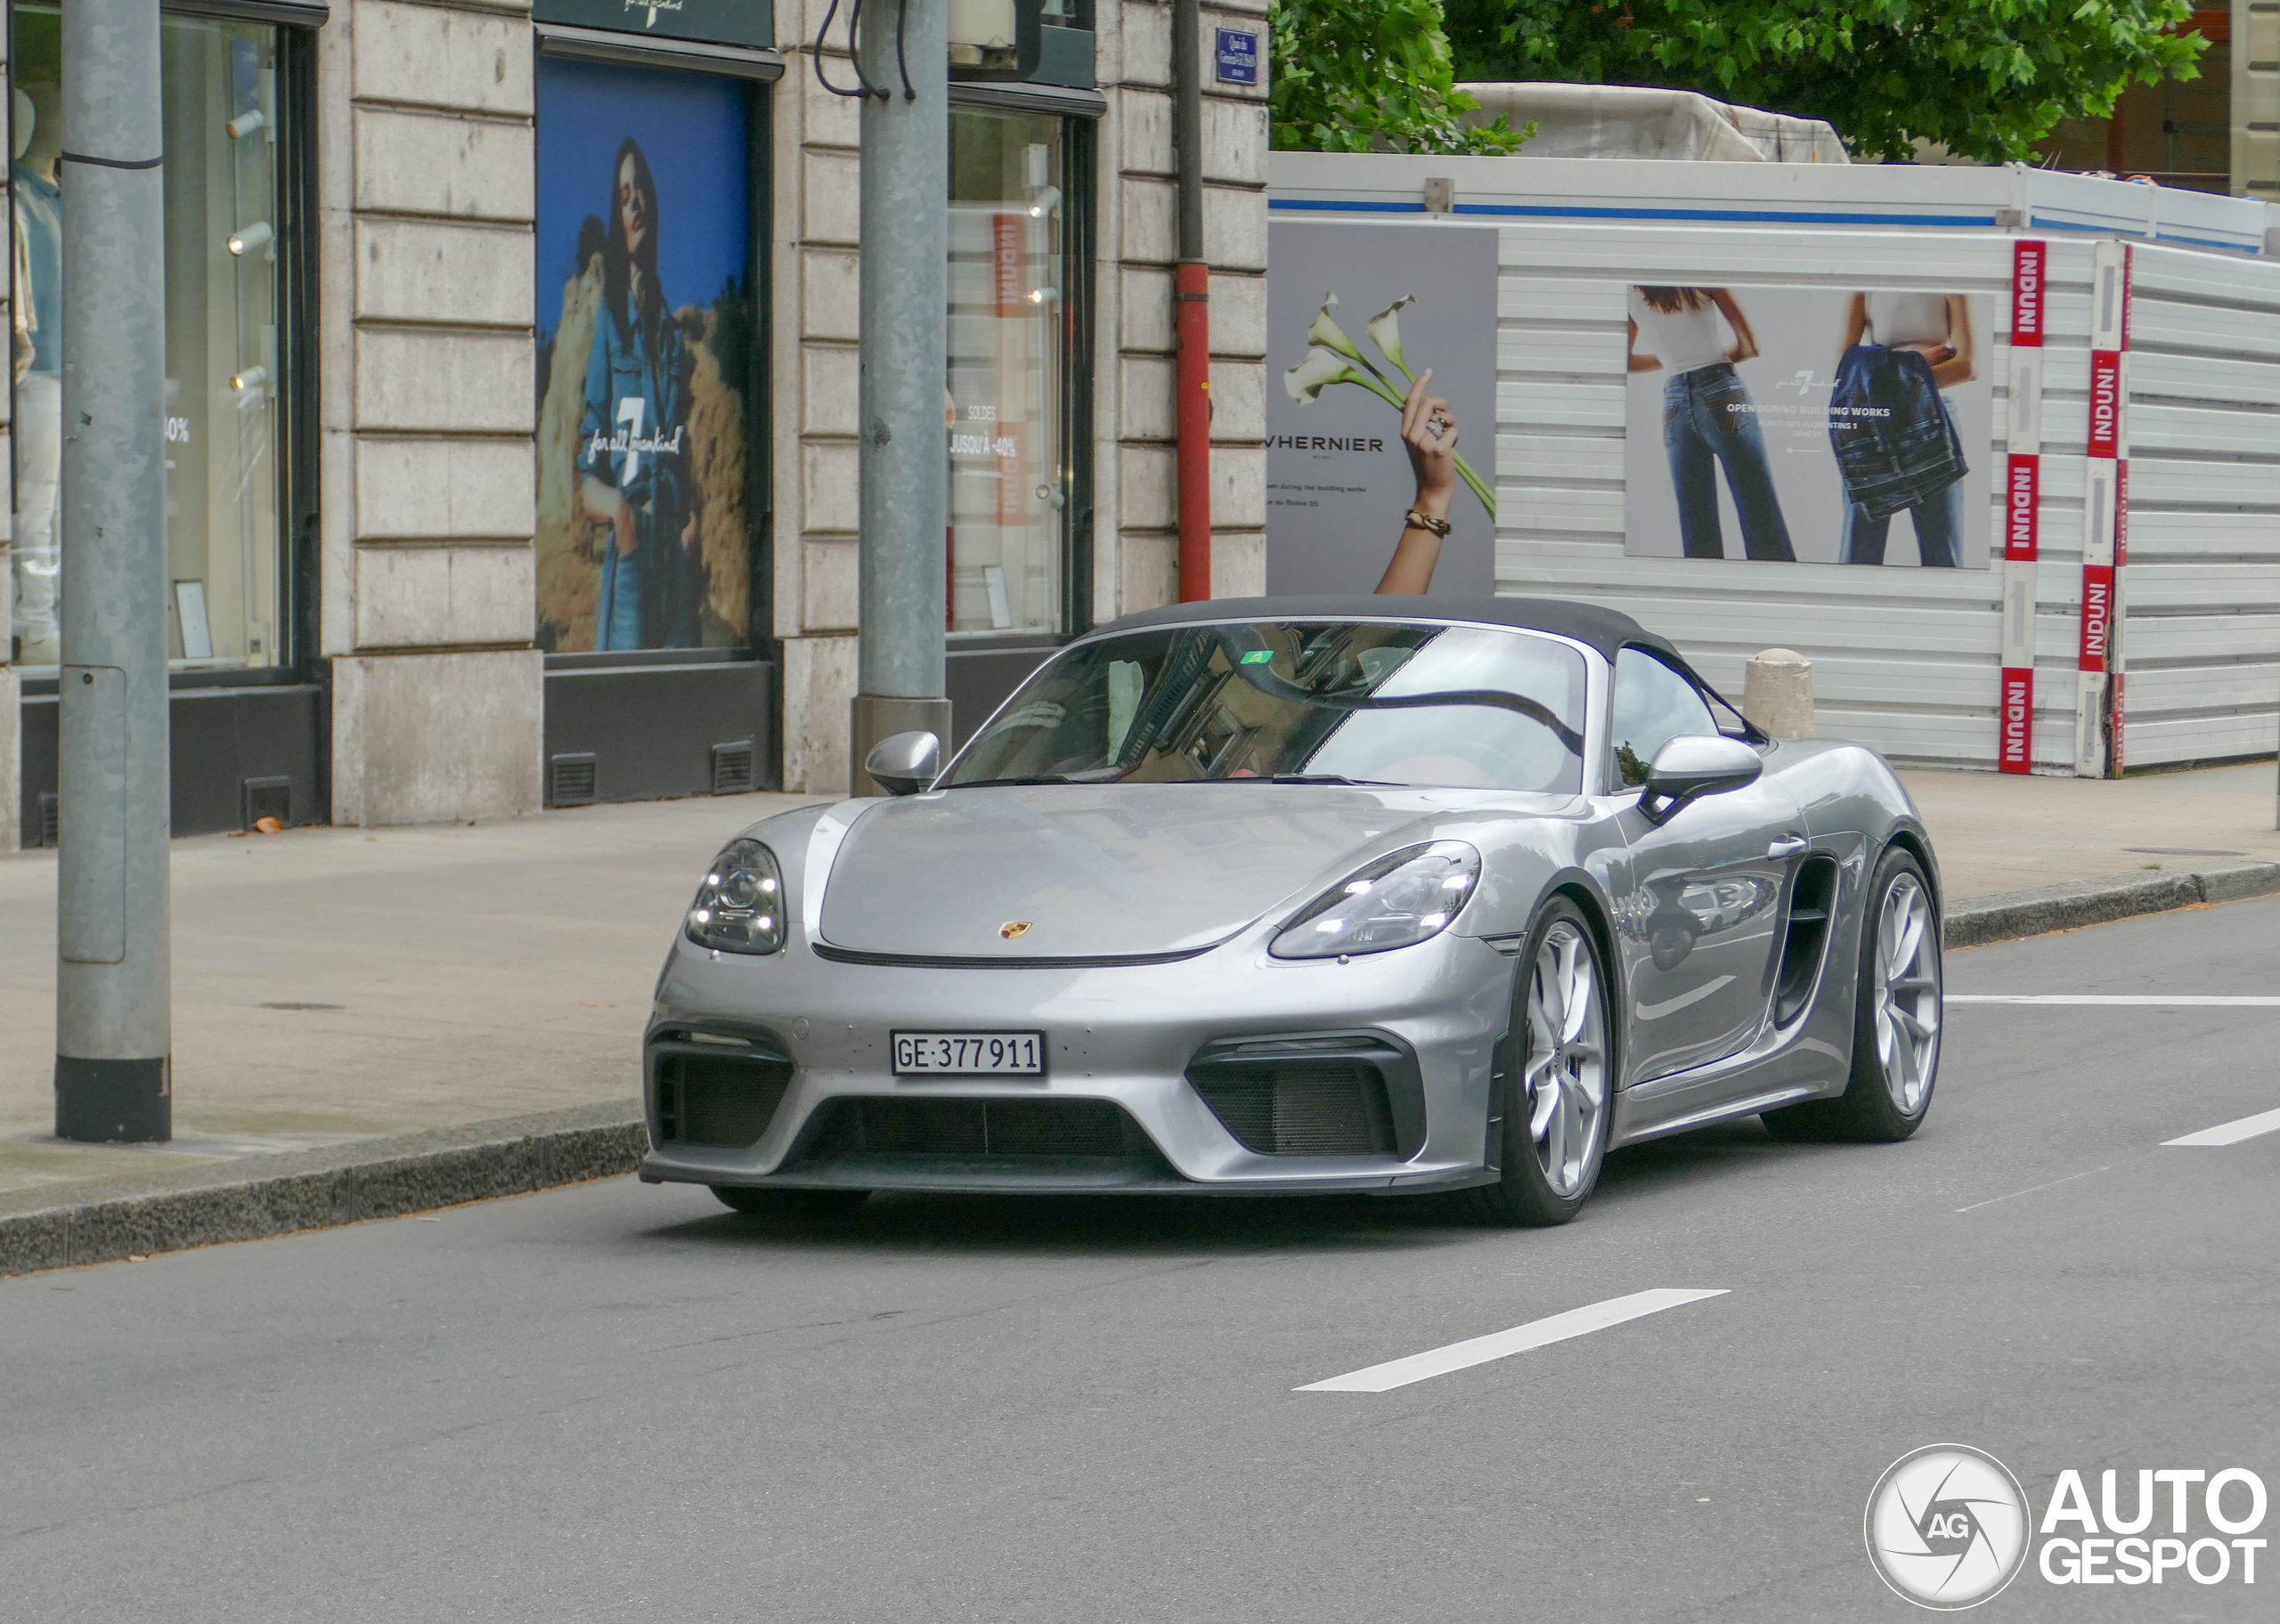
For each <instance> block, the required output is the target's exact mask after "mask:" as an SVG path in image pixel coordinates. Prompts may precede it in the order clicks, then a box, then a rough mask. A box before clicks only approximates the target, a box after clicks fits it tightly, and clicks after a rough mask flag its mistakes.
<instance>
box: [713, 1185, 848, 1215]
mask: <svg viewBox="0 0 2280 1624" xmlns="http://www.w3.org/2000/svg"><path fill="white" fill-rule="evenodd" d="M712 1193H713V1195H714V1196H715V1197H717V1198H719V1199H720V1202H721V1206H727V1207H732V1208H734V1209H735V1210H736V1211H737V1212H739V1213H745V1214H750V1215H751V1216H753V1217H755V1218H840V1217H846V1216H849V1215H851V1214H853V1213H854V1211H855V1210H856V1209H857V1208H858V1207H859V1206H862V1205H863V1203H864V1202H866V1201H868V1200H869V1199H870V1198H871V1192H870V1191H869V1190H770V1189H765V1188H761V1189H754V1188H753V1186H751V1185H748V1184H715V1185H713V1186H712Z"/></svg>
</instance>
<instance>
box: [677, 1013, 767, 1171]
mask: <svg viewBox="0 0 2280 1624" xmlns="http://www.w3.org/2000/svg"><path fill="white" fill-rule="evenodd" d="M792 1070H793V1068H792V1062H791V1060H789V1059H788V1058H786V1056H784V1055H782V1054H778V1053H776V1052H772V1050H771V1049H770V1047H769V1045H768V1044H766V1043H761V1042H760V1041H758V1040H755V1039H751V1038H745V1037H735V1038H729V1039H728V1040H726V1041H722V1042H707V1041H704V1037H703V1036H700V1035H694V1034H679V1035H668V1036H666V1037H664V1038H663V1039H662V1040H661V1041H659V1042H657V1043H652V1044H651V1045H650V1048H649V1089H650V1100H651V1104H652V1106H653V1108H654V1112H655V1123H656V1128H657V1142H658V1143H659V1144H661V1145H664V1144H675V1145H695V1146H698V1147H700V1148H703V1149H709V1150H748V1149H751V1148H752V1147H753V1146H754V1145H756V1144H758V1143H759V1142H760V1139H761V1134H763V1133H767V1132H768V1125H769V1123H770V1122H773V1121H774V1120H775V1119H776V1108H777V1107H778V1106H780V1105H781V1104H783V1103H784V1092H785V1090H786V1089H787V1088H789V1087H790V1086H791V1084H792Z"/></svg>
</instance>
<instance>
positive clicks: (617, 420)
mask: <svg viewBox="0 0 2280 1624" xmlns="http://www.w3.org/2000/svg"><path fill="white" fill-rule="evenodd" d="M61 4H67V5H68V4H69V0H61ZM966 9H967V11H968V12H969V14H978V15H980V16H981V20H982V21H983V22H984V23H985V24H987V23H989V22H990V21H991V20H993V19H994V17H995V15H996V11H997V9H1002V10H1003V11H1004V12H1005V13H1006V18H1007V20H1009V21H1010V20H1012V19H1013V18H1014V16H1015V15H1016V7H1015V6H1014V5H1006V6H1004V7H1003V8H991V7H988V6H984V7H980V8H966ZM1030 9H1031V8H1030V5H1029V0H1022V4H1021V8H1020V10H1021V12H1023V13H1026V12H1029V11H1030ZM826 10H827V7H826V4H824V0H778V4H776V5H774V6H773V7H772V8H771V7H770V6H769V5H768V4H766V3H765V0H685V3H684V4H682V5H680V6H679V7H676V8H655V7H649V6H646V5H632V4H622V3H621V0H540V3H539V4H538V6H537V10H536V13H535V15H534V14H533V12H532V11H531V10H530V9H526V8H525V7H523V6H517V5H491V4H426V3H424V0H349V3H348V4H339V5H335V6H332V7H330V8H327V7H326V6H324V5H321V4H303V3H301V0H204V3H203V4H199V3H195V0H191V3H183V4H177V0H167V4H166V9H165V12H164V19H163V37H164V53H165V61H164V74H165V81H164V82H165V94H166V97H167V107H166V118H167V162H166V166H165V177H166V179H165V183H166V189H167V191H166V195H167V268H166V269H167V287H168V305H167V320H168V344H167V378H168V402H169V404H168V416H167V424H166V425H165V430H166V434H167V446H168V456H169V464H168V480H169V485H168V495H169V503H168V508H169V521H168V523H169V533H168V575H169V582H170V593H169V600H168V601H169V605H170V607H171V612H172V613H171V616H170V626H169V638H170V648H169V654H170V655H171V656H172V663H173V667H174V672H173V683H174V701H173V708H172V709H173V717H174V767H175V829H176V832H181V833H191V832H208V831H213V830H217V829H224V828H232V829H233V828H238V827H241V826H245V825H248V824H251V823H252V822H253V821H254V820H255V819H256V818H257V817H260V816H276V817H278V818H279V819H280V820H281V822H285V823H289V824H290V823H308V822H319V821H330V822H335V823H344V824H400V823H418V822H428V821H440V820H444V819H452V818H457V819H469V818H485V817H498V816H516V815H520V814H524V813H528V812H533V811H535V810H537V809H539V808H541V807H542V806H545V805H549V804H553V805H574V804H578V803H580V802H583V801H588V800H624V799H643V798H648V797H652V796H660V795H674V794H688V793H704V792H716V791H722V792H724V791H730V790H737V789H744V788H751V787H758V786H769V785H781V786H782V787H785V788H787V789H796V790H812V791H819V792H843V790H844V787H845V785H846V784H847V782H848V775H849V762H848V759H847V738H848V732H849V701H850V699H851V696H852V694H853V692H854V686H855V671H856V658H855V650H856V632H855V629H856V624H857V600H856V579H857V570H856V559H857V550H858V527H859V513H858V511H857V503H856V472H855V470H856V460H857V445H856V434H855V410H856V394H857V377H858V363H859V355H860V347H861V334H860V332H859V328H858V324H857V321H856V311H857V296H856V292H857V286H858V277H859V264H860V256H861V251H862V244H861V240H860V232H859V208H858V199H859V195H860V192H859V189H860V185H861V165H860V159H859V152H858V117H859V116H858V113H857V110H856V103H855V102H854V101H852V100H851V99H848V98H846V97H844V96H842V95H839V94H835V93H834V91H833V89H832V88H830V87H829V85H837V86H839V87H841V88H846V87H848V86H849V85H850V84H851V77H852V64H851V62H850V61H849V60H848V59H847V57H846V54H845V39H844V33H843V28H844V8H842V13H841V17H840V20H837V21H835V22H834V23H833V24H832V33H831V34H830V35H829V36H828V37H825V38H824V39H823V40H822V42H821V47H820V50H818V29H819V28H822V26H823V24H824V21H825V18H826ZM59 16H60V12H59V11H58V8H57V5H56V4H53V3H47V4H43V3H41V0H18V3H17V4H14V5H13V6H12V27H11V36H10V37H11V47H10V58H9V61H8V64H7V70H8V78H9V89H10V96H9V98H8V99H9V101H10V102H11V104H12V123H11V134H12V151H13V153H14V155H15V162H14V164H13V166H12V169H11V171H10V178H11V189H10V190H11V197H10V204H11V207H10V210H9V216H10V219H11V222H12V244H13V250H14V251H13V253H12V256H11V264H12V273H11V277H10V282H9V293H10V300H9V306H10V310H11V313H12V325H13V328H14V337H15V345H14V348H15V365H14V369H13V383H12V389H11V391H10V392H9V395H8V406H9V440H8V452H9V462H8V466H9V468H10V472H11V475H12V489H13V496H12V503H11V511H12V527H11V532H10V542H9V551H8V568H7V570H6V572H5V574H6V577H7V579H9V580H10V581H11V583H12V589H11V592H10V593H9V595H8V600H7V601H8V604H9V607H10V609H11V613H12V621H11V624H10V626H9V629H8V630H9V635H8V636H7V637H6V638H5V639H4V640H0V654H6V655H7V657H8V663H7V664H6V665H5V666H4V667H0V848H5V847H8V846H12V845H14V844H17V843H19V842H20V843H21V844H24V845H39V844H43V843H48V842H51V841H53V840H54V839H55V838H56V836H57V833H58V831H59V829H60V826H61V822H62V821H63V820H64V819H66V818H68V816H69V812H68V808H61V807H60V806H59V805H58V804H57V802H56V800H55V797H54V791H55V765H54V763H55V697H54V694H55V687H56V679H57V676H58V670H57V663H56V662H57V658H58V650H57V647H56V646H55V641H54V633H53V623H54V606H55V603H56V594H57V592H58V591H59V590H60V589H61V581H62V579H63V578H62V576H61V573H60V572H58V570H57V568H56V565H57V564H58V561H59V559H60V556H61V527H60V524H59V520H58V516H57V515H56V514H55V512H54V496H53V491H54V485H53V469H54V467H55V466H56V459H57V457H58V455H59V454H60V450H59V448H60V441H59V437H58V435H57V433H56V428H57V424H58V418H57V415H56V414H57V408H58V402H59V401H60V383H59V374H58V370H57V368H58V366H59V365H60V360H59V357H58V356H57V355H56V353H54V351H55V348H56V345H57V343H58V339H57V328H58V326H59V324H60V316H59V314H58V305H59V301H60V296H61V280H60V269H59V265H60V255H59V251H58V248H57V243H58V240H59V233H58V231H57V229H56V225H55V222H56V221H57V220H58V219H59V218H60V210H61V207H63V206H64V204H65V197H64V193H65V192H66V191H68V186H69V177H68V174H61V175H59V174H58V173H57V170H56V166H55V163H54V155H55V153H56V152H57V151H58V150H60V149H61V137H62V132H61V99H60V95H59V94H58V93H57V87H58V85H60V45H59V44H58V43H57V42H58V39H59V35H58V28H57V23H58V19H59ZM1043 22H1044V25H1045V26H1044V27H1043V28H1042V29H1041V30H1040V33H1041V35H1042V37H1043V38H1044V42H1045V44H1044V48H1043V50H1042V51H1041V52H1040V51H1038V49H1037V48H1035V47H1034V46H1031V48H1030V49H1029V50H1027V51H1023V50H1020V49H1000V48H998V47H999V46H1000V45H1007V44H1009V43H1010V42H1011V41H1012V39H1013V32H1012V30H1011V29H1010V28H1009V29H1008V30H1007V34H1006V38H1004V39H1000V38H998V37H995V36H990V37H984V38H981V39H979V40H976V41H973V42H970V43H969V44H967V45H964V46H957V45H954V48H953V73H954V77H955V80H956V82H955V84H954V86H953V92H952V109H951V176H952V179H951V197H950V199H949V204H950V209H951V249H950V254H951V264H950V266H949V285H950V310H949V324H950V325H949V332H950V346H949V347H950V366H949V376H948V377H947V378H945V380H944V382H945V413H946V422H947V428H948V432H947V434H946V444H945V466H946V476H947V477H948V478H949V489H950V492H951V496H950V512H951V519H952V528H951V533H950V537H949V542H950V555H951V556H950V571H949V581H948V582H947V583H946V585H947V587H948V590H949V630H950V649H951V654H950V661H949V667H950V669H949V692H950V694H951V696H952V699H953V701H954V704H955V706H956V720H955V723H954V726H955V727H956V728H957V732H958V733H959V734H960V735H963V734H964V733H965V731H967V730H968V729H970V728H971V727H973V726H974V725H975V724H977V723H978V722H979V721H980V720H981V719H982V717H983V716H984V715H986V713H987V711H988V710H989V708H991V707H992V706H993V705H994V704H995V702H997V699H998V698H1000V697H1002V696H1003V694H1005V693H1006V692H1007V691H1009V689H1010V688H1011V686H1013V685H1014V683H1015V682H1017V681H1018V680H1019V678H1020V677H1021V676H1022V675H1023V674H1025V673H1026V671H1027V670H1030V669H1031V668H1032V667H1033V666H1034V665H1035V663H1036V662H1037V661H1038V659H1039V658H1040V657H1041V656H1042V655H1043V654H1044V653H1045V652H1046V651H1047V650H1049V649H1050V648H1051V647H1053V646H1055V645H1057V644H1058V643H1059V642H1061V641H1063V640H1065V639H1066V638H1067V637H1070V636H1072V635H1074V634H1076V633H1077V632H1079V631H1081V630H1083V629H1086V628H1087V627H1088V626H1089V625H1092V624H1095V623H1097V622H1098V621H1102V620H1104V619H1108V618H1111V617H1113V616H1114V615H1117V614H1120V613H1126V612H1128V611H1130V610H1133V609H1137V608H1143V607H1147V606H1151V605H1155V604H1158V603H1161V602H1164V601H1167V600H1168V598H1169V597H1172V596H1173V589H1174V567H1175V557H1176V532H1175V526H1174V483H1175V469H1174V457H1173V450H1172V447H1173V439H1174V422H1173V413H1172V384H1173V360H1172V353H1171V352H1172V337H1171V336H1172V262H1173V260H1174V257H1175V253H1176V249H1175V243H1174V238H1175V231H1174V212H1175V203H1174V191H1175V187H1174V155H1173V150H1172V124H1173V119H1172V95H1171V63H1172V36H1171V26H1172V7H1171V5H1170V4H1168V3H1164V4H1159V3H1157V0H1092V4H1085V3H1084V0H1059V3H1058V4H1056V3H1055V0H1046V6H1045V8H1044V9H1043ZM1201 26H1202V28H1203V30H1204V33H1205V38H1204V40H1203V42H1202V45H1203V48H1202V53H1201V60H1202V61H1204V62H1205V63H1206V64H1207V67H1206V81H1207V83H1206V91H1207V101H1206V108H1205V114H1206V117H1205V138H1204V153H1203V162H1204V175H1205V181H1206V211H1205V232H1206V239H1205V249H1206V254H1207V256H1208V257H1209V260H1210V263H1211V267H1212V277H1211V293H1212V296H1211V320H1212V352H1213V361H1212V367H1211V383H1212V388H1211V395H1212V401H1213V431H1212V438H1213V451H1212V475H1213V479H1212V486H1213V499H1214V507H1213V516H1214V529H1215V535H1214V548H1213V560H1214V572H1213V586H1214V589H1215V591H1217V592H1219V593H1222V594H1228V593H1236V592H1245V591H1256V590H1258V589H1260V588H1261V585H1262V583H1263V580H1264V568H1263V551H1262V540H1261V538H1262V534H1263V524H1264V451H1263V437H1264V393H1263V391H1264V386H1265V368H1264V361H1263V355H1264V350H1265V331H1264V328H1265V313H1266V298H1265V280H1264V274H1265V271H1266V198H1265V183H1266V150H1267V121H1266V103H1265V96H1266V70H1265V69H1264V68H1262V69H1260V70H1259V71H1258V72H1257V73H1256V74H1255V75H1252V76H1250V77H1252V78H1254V79H1255V80H1256V82H1255V83H1242V82H1239V81H1240V80H1242V78H1243V77H1245V76H1244V75H1243V74H1242V72H1241V71H1240V69H1239V68H1238V70H1237V71H1235V72H1234V74H1233V75H1232V76H1231V77H1229V78H1228V79H1226V80H1225V82H1222V81H1220V80H1218V79H1217V78H1216V77H1214V76H1213V74H1212V70H1211V67H1210V64H1212V63H1214V62H1215V61H1217V60H1218V57H1219V55H1220V53H1219V51H1218V50H1217V45H1219V44H1220V43H1221V42H1220V35H1221V34H1222V33H1223V32H1232V33H1234V34H1235V35H1238V36H1241V35H1248V36H1250V37H1251V38H1252V39H1253V40H1254V41H1255V42H1256V43H1257V44H1258V45H1259V46H1260V47H1262V48H1263V46H1264V44H1265V35H1266V28H1265V19H1264V5H1263V4H1257V5H1252V4H1228V5H1225V6H1207V7H1206V8H1205V9H1204V12H1203V16H1202V23H1201ZM983 31H984V32H985V33H986V32H987V30H986V28H985V29H984V30H983ZM1023 37H1030V38H1033V36H1028V35H1024V36H1023ZM1236 49H1237V50H1238V51H1240V49H1241V46H1240V44H1237V45H1236ZM1262 55H1263V49H1262ZM819 62H820V66H821V69H822V72H821V74H820V76H819V75H818V63H819ZM826 81H828V82H829V85H827V84H826Z"/></svg>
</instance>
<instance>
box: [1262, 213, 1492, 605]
mask: <svg viewBox="0 0 2280 1624" xmlns="http://www.w3.org/2000/svg"><path fill="white" fill-rule="evenodd" d="M1268 229H1269V232H1270V237H1269V242H1268V253H1269V254H1270V256H1272V257H1273V260H1274V265H1275V267H1276V270H1275V274H1274V277H1273V278H1272V279H1271V280H1270V282H1269V286H1268V294H1267V307H1266V319H1267V337H1266V344H1267V349H1266V356H1267V367H1266V372H1267V382H1266V389H1267V396H1266V589H1267V590H1268V591H1269V592H1271V593H1275V594H1283V593H1310V592H1311V593H1351V592H1376V591H1380V590H1382V591H1388V592H1431V593H1433V594H1435V595H1437V596H1444V597H1453V596H1464V597H1491V596H1493V595H1494V592H1495V590H1496V236H1497V233H1496V231H1495V229H1494V227H1470V226H1442V227H1436V228H1434V229H1432V230H1430V231H1420V230H1419V229H1418V228H1417V227H1416V226H1415V225H1414V224H1404V225H1370V224H1363V223H1353V222H1348V221H1339V222H1330V221H1322V222H1316V221H1307V220H1277V221H1275V222H1274V223H1273V224H1272V225H1271V226H1270V227H1269V228H1268ZM1292 265H1306V266H1313V267H1315V268H1316V269H1315V272H1314V273H1313V274H1312V275H1308V274H1307V273H1306V272H1291V271H1288V270H1286V269H1284V267H1287V266H1292ZM1421 379H1422V380H1424V386H1423V390H1422V392H1421V393H1419V394H1418V397H1417V398H1418V402H1419V404H1420V406H1421V407H1422V408H1424V409H1423V410H1417V411H1414V412H1412V413H1411V414H1410V416H1411V417H1412V418H1413V432H1412V435H1411V438H1410V439H1405V437H1404V433H1403V419H1404V406H1405V402H1408V401H1409V400H1410V398H1411V396H1412V394H1413V392H1414V391H1416V386H1417V385H1418V383H1419V381H1420V380H1421ZM1412 440H1414V441H1415V442H1416V443H1415V444H1413V443H1412ZM1412 508H1421V509H1422V510H1424V511H1425V512H1426V513H1427V515H1428V516H1429V517H1433V518H1437V519H1438V520H1440V522H1442V523H1444V524H1447V525H1448V526H1449V533H1448V535H1447V536H1446V537H1445V538H1440V537H1437V536H1435V535H1434V534H1432V532H1430V531H1429V530H1408V531H1406V533H1405V524H1404V519H1403V516H1404V514H1405V513H1406V512H1408V511H1409V510H1411V509H1412Z"/></svg>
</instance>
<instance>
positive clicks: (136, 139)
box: [55, 0, 174, 1141]
mask: <svg viewBox="0 0 2280 1624" xmlns="http://www.w3.org/2000/svg"><path fill="white" fill-rule="evenodd" d="M62 24H63V28H62V32H63V129H64V142H65V148H64V151H63V154H62V158H63V165H64V169H63V174H64V177H65V178H64V182H63V188H62V191H63V470H62V519H63V547H62V553H63V572H62V588H63V592H62V596H63V604H62V617H61V618H62V633H63V670H62V681H61V718H60V726H61V760H60V762H59V764H58V765H59V768H60V773H59V779H60V782H59V784H58V788H59V790H60V792H61V799H60V802H59V808H58V809H59V811H60V813H61V838H62V851H61V863H60V865H59V875H58V881H57V897H56V902H57V930H56V958H57V963H56V984H55V1132H56V1134H57V1136H58V1137H59V1138H62V1139H78V1140H114V1141H125V1140H162V1139H167V1138H170V1137H171V1136H172V1134H173V1131H174V1100H173V1098H172V1095H173V1087H172V1057H171V1042H170V1027H171V1021H170V1012H169V1008H168V1003H169V1000H168V987H167V974H168V954H167V834H168V815H167V621H166V579H167V511H166V500H167V489H166V443H165V437H164V433H165V431H164V424H165V418H166V304H165V275H164V272H163V270H162V266H163V264H164V251H165V243H164V225H165V214H164V199H163V178H162V175H161V172H160V169H159V162H160V134H161V132H160V123H159V0H69V4H66V5H65V6H64V7H63V18H62Z"/></svg>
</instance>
